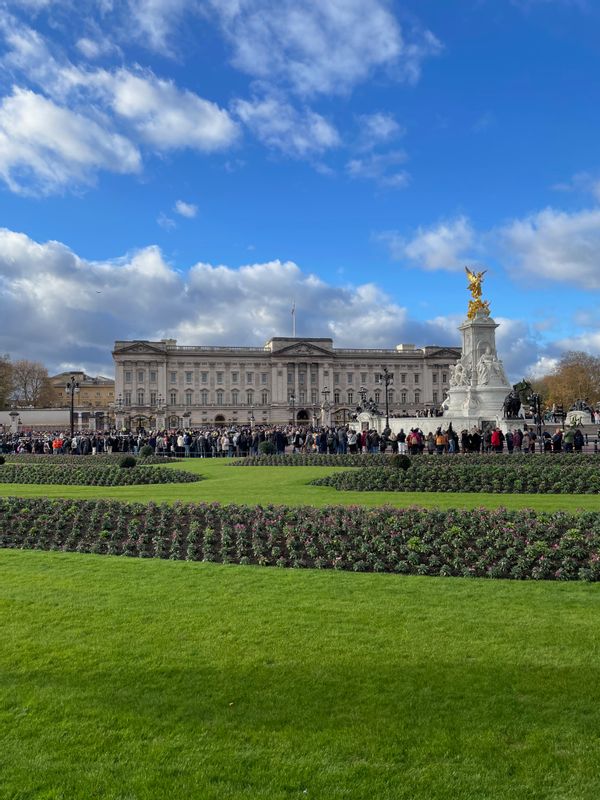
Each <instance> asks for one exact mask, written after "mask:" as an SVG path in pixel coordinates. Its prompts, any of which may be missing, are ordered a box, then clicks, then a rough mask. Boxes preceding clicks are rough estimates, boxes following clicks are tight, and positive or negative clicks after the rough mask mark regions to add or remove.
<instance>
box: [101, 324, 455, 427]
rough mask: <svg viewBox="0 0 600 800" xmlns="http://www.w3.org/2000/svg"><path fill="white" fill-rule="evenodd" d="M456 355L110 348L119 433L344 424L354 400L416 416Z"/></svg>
mask: <svg viewBox="0 0 600 800" xmlns="http://www.w3.org/2000/svg"><path fill="white" fill-rule="evenodd" d="M460 356H461V350H460V348H459V347H435V346H429V347H423V348H417V347H415V346H414V345H412V344H400V345H398V346H397V347H395V348H393V349H354V348H336V347H334V346H333V340H332V339H313V338H301V337H296V338H291V337H290V338H288V337H276V338H273V339H270V340H269V341H268V342H267V343H266V344H265V346H264V347H220V346H188V345H184V346H182V345H178V344H177V342H176V340H175V339H163V340H161V341H159V342H150V341H117V342H115V347H114V351H113V358H114V362H115V418H116V422H117V425H118V426H119V427H123V426H124V427H131V428H136V427H150V428H153V427H159V428H162V427H186V428H195V427H201V426H203V425H215V424H217V425H227V424H238V425H247V424H279V425H281V424H286V423H290V422H292V421H294V422H295V423H298V424H309V423H316V422H326V423H330V422H336V423H339V422H342V423H343V422H346V421H348V420H349V419H350V415H351V414H352V413H353V412H354V411H355V410H356V407H357V405H359V404H360V403H361V402H362V400H361V398H364V397H366V398H367V400H373V401H374V402H375V403H376V404H377V405H378V406H379V408H380V409H381V410H382V411H383V412H384V413H385V391H386V387H385V383H382V382H381V378H380V375H381V374H382V372H383V370H384V368H386V369H387V370H388V373H389V374H390V375H391V376H392V380H391V382H389V381H388V383H389V386H388V405H389V413H390V415H398V416H400V415H403V414H409V415H411V416H413V415H414V414H415V413H416V412H419V413H425V412H426V411H427V410H429V409H434V408H438V407H439V406H440V404H441V403H442V402H443V400H444V398H445V397H446V394H447V391H448V388H449V380H450V366H451V365H452V364H455V363H456V361H458V359H459V358H460Z"/></svg>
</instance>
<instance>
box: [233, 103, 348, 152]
mask: <svg viewBox="0 0 600 800" xmlns="http://www.w3.org/2000/svg"><path fill="white" fill-rule="evenodd" d="M233 108H234V112H235V113H236V114H237V116H238V117H239V118H240V119H241V120H242V122H243V123H244V124H245V125H246V126H247V127H248V128H249V129H250V130H251V131H252V133H254V135H255V136H256V137H257V138H258V139H260V141H261V142H263V143H264V144H266V145H267V146H268V147H273V148H275V149H277V150H280V151H281V152H282V153H285V154H286V155H289V156H293V157H296V158H307V157H312V156H315V155H320V154H322V153H324V152H325V151H327V150H329V149H331V148H333V147H337V146H338V145H339V144H340V137H339V134H338V132H337V130H336V129H335V127H334V126H333V125H332V124H331V123H330V122H328V120H326V119H325V117H322V116H321V115H320V114H317V113H316V112H315V111H311V110H310V109H305V110H303V111H299V110H298V109H296V108H294V107H293V106H292V105H290V104H289V103H287V102H286V101H284V100H280V99H279V98H276V97H273V96H270V97H264V98H254V99H253V100H237V101H236V102H235V103H234V106H233Z"/></svg>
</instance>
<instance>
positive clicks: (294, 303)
mask: <svg viewBox="0 0 600 800" xmlns="http://www.w3.org/2000/svg"><path fill="white" fill-rule="evenodd" d="M292 338H293V339H295V338H296V301H295V300H292Z"/></svg>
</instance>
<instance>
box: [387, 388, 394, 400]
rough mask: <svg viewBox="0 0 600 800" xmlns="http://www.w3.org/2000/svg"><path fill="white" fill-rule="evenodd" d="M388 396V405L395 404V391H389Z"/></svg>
mask: <svg viewBox="0 0 600 800" xmlns="http://www.w3.org/2000/svg"><path fill="white" fill-rule="evenodd" d="M387 396H388V403H393V402H394V390H393V389H388V393H387Z"/></svg>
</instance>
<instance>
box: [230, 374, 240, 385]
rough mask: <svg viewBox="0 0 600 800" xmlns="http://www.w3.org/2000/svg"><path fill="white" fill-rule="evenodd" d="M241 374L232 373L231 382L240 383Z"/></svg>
mask: <svg viewBox="0 0 600 800" xmlns="http://www.w3.org/2000/svg"><path fill="white" fill-rule="evenodd" d="M239 374H240V373H239V372H232V373H231V382H232V383H238V381H239Z"/></svg>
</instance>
